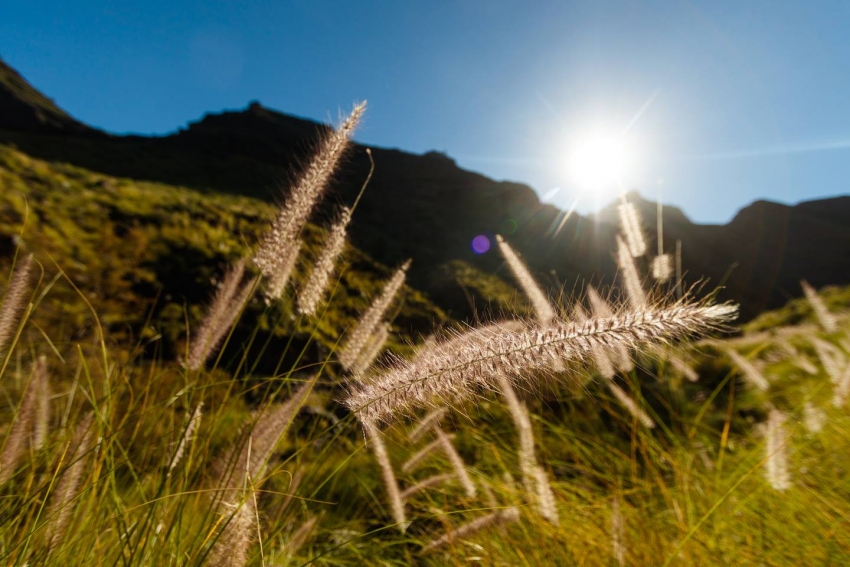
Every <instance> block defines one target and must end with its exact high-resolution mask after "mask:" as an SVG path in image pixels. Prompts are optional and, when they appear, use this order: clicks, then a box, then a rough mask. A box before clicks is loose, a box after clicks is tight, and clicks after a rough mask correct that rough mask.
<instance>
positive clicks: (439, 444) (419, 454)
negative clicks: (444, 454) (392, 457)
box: [401, 433, 455, 473]
mask: <svg viewBox="0 0 850 567" xmlns="http://www.w3.org/2000/svg"><path fill="white" fill-rule="evenodd" d="M445 436H446V437H448V439H449V441H451V440H452V439H454V437H455V436H454V434H453V433H451V434H449V435H445ZM442 448H443V440H442V439H436V440H435V441H431V442H430V443H428V444H427V445H425V446H424V447H422V448H421V449H419V450H418V451H416V452H415V453H414V454H413V455H412V456H411V457H410V458H409V459H407V460H406V461H405V462H404V464H402V465H401V471H402V472H405V473H409V472H411V471H413V470H415V469H416V467H417V466H419V464H420V463H421V462H422V461H424V460H425V459H426V458H427V457H428V456H429V455H430V454H431V453H433V452H434V451H436V450H437V449H442Z"/></svg>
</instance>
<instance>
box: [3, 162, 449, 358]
mask: <svg viewBox="0 0 850 567" xmlns="http://www.w3.org/2000/svg"><path fill="white" fill-rule="evenodd" d="M0 188H2V192H0V263H2V265H3V266H5V267H8V266H9V260H10V258H11V254H12V253H13V250H14V247H13V242H14V241H15V240H16V239H17V237H18V236H20V237H22V240H23V242H24V243H25V245H26V246H27V248H28V249H30V250H32V251H34V252H36V254H37V257H38V259H39V260H40V262H41V263H42V264H43V265H44V269H45V272H46V275H45V279H47V280H52V279H53V278H54V277H56V274H57V273H59V271H60V270H61V271H62V272H63V273H64V274H65V275H66V276H67V280H66V278H64V277H63V278H59V279H58V281H57V283H56V285H55V287H54V289H53V290H52V293H50V294H48V295H47V298H46V304H45V305H44V306H42V307H41V309H39V311H38V312H37V315H38V319H39V320H43V321H44V324H45V325H46V326H48V327H50V328H58V327H61V326H62V325H66V326H68V327H71V328H76V329H79V328H82V327H84V326H85V325H84V320H85V319H86V318H87V317H88V315H89V313H90V310H89V306H87V305H86V302H85V301H83V298H84V297H85V299H86V300H87V301H89V302H90V303H91V305H92V308H93V309H94V311H95V312H97V313H98V315H99V317H100V320H101V322H102V323H103V324H104V325H105V326H106V328H107V331H108V334H109V335H110V336H112V337H116V338H119V339H121V340H124V341H125V342H126V341H128V340H129V341H130V342H132V341H133V340H134V339H139V338H140V337H141V338H150V337H149V335H150V331H149V330H148V329H149V328H150V327H151V326H153V327H154V328H156V329H157V331H158V333H159V334H161V335H162V341H161V346H160V350H161V351H162V352H164V354H165V356H166V357H167V358H173V357H174V356H175V354H176V352H177V351H179V349H180V348H181V344H182V341H183V337H184V335H185V327H186V317H187V316H188V321H189V323H190V325H194V324H195V323H196V322H197V321H198V320H199V319H200V317H201V316H202V314H203V306H204V304H205V302H206V301H207V300H208V298H209V297H210V295H211V293H212V291H213V290H214V281H215V278H219V277H221V274H222V272H223V271H224V269H225V268H226V266H227V264H228V263H229V262H231V261H233V260H235V259H236V258H238V257H240V256H244V255H246V254H249V253H250V250H251V247H252V246H253V243H254V242H255V241H256V239H257V237H258V235H259V234H260V233H261V231H262V230H264V228H265V227H266V226H267V223H268V222H269V221H270V219H271V218H272V216H273V215H274V210H275V209H274V208H273V207H272V206H271V205H269V204H267V203H264V202H261V201H257V200H253V199H249V198H240V197H232V196H227V195H201V194H200V193H197V192H195V191H191V190H188V189H183V188H179V187H173V186H168V185H161V184H156V183H145V182H137V181H132V180H128V179H116V178H111V177H106V176H103V175H98V174H93V173H90V172H88V171H85V170H82V169H79V168H76V167H72V166H66V165H61V164H48V163H46V162H43V161H40V160H35V159H31V158H29V157H27V156H26V155H24V154H22V153H20V152H17V151H15V150H12V149H10V148H8V147H5V146H0ZM355 221H356V215H355ZM323 235H324V232H323V231H322V230H321V229H319V228H317V227H315V226H310V227H309V229H308V231H307V234H306V235H305V240H306V243H305V248H304V254H303V258H304V262H303V263H306V262H307V261H308V260H309V259H311V258H313V257H315V255H317V254H318V252H319V250H320V249H321V242H322V239H323V237H324V236H323ZM346 261H347V266H348V267H347V269H346V270H345V271H344V272H343V273H342V275H341V277H340V281H339V284H340V285H338V286H337V287H336V291H335V296H334V298H333V300H332V301H330V302H329V310H328V313H326V315H325V317H324V318H323V320H322V321H321V322H320V324H319V326H318V328H316V329H314V328H313V323H312V322H307V321H300V320H295V318H294V316H293V312H292V309H291V307H290V306H289V302H288V301H287V302H282V303H281V304H280V305H276V306H273V307H272V308H271V309H265V308H264V306H262V305H260V304H259V303H256V304H255V305H253V306H252V308H251V310H252V315H253V317H252V318H249V319H247V320H246V326H247V329H243V331H244V332H245V333H244V334H247V333H249V332H250V331H251V330H252V329H253V327H254V323H253V321H256V320H257V318H259V319H260V320H261V321H262V324H263V328H264V330H265V331H267V332H268V333H270V334H271V335H273V336H274V337H276V338H277V340H278V341H280V340H284V339H286V338H287V337H289V336H291V335H292V334H293V332H294V333H295V334H296V335H297V336H301V337H302V338H303V337H306V336H309V335H310V334H311V333H312V334H314V335H315V338H316V339H317V342H318V344H320V345H321V346H322V347H324V348H325V349H330V348H332V347H333V344H334V342H335V341H336V338H337V336H336V333H335V332H334V331H333V329H337V328H345V327H347V326H348V325H350V324H351V323H352V322H353V321H354V320H355V319H356V316H357V313H358V312H359V311H361V310H362V309H363V308H365V306H366V305H367V304H368V302H369V301H370V300H371V298H372V297H373V296H374V295H375V294H376V293H377V292H378V290H379V289H380V286H381V285H382V281H383V280H385V279H386V278H387V277H388V275H389V273H390V272H389V270H388V269H387V268H385V267H382V266H379V265H377V264H375V263H374V262H372V261H371V260H370V259H369V258H368V257H366V256H364V255H363V254H362V253H360V252H358V251H357V250H355V249H351V248H349V249H348V251H347V253H346ZM306 268H307V266H305V265H301V266H300V269H299V271H298V273H297V274H296V276H295V280H296V282H299V281H301V280H302V279H303V277H305V270H306ZM68 281H70V282H73V283H74V284H75V285H76V286H78V287H79V289H80V290H82V291H81V293H79V294H78V293H77V292H75V291H74V290H73V289H72V288H71V286H70V284H69V283H68ZM296 285H297V283H296ZM187 309H188V313H186V310H187ZM445 320H446V316H445V315H444V314H443V313H442V312H441V311H440V309H439V308H437V307H435V306H434V305H433V304H432V303H430V302H429V301H428V299H427V298H426V297H424V296H423V295H422V294H421V293H419V292H417V291H416V290H412V289H410V290H408V293H407V294H406V295H405V301H404V303H403V305H402V306H401V307H400V308H399V310H398V313H397V316H396V319H395V325H396V330H397V331H398V333H399V342H398V344H399V345H401V344H402V343H403V342H404V341H411V340H413V339H415V338H417V337H418V334H419V333H422V332H428V331H429V330H430V329H431V328H432V326H433V325H435V324H439V323H441V322H443V321H445Z"/></svg>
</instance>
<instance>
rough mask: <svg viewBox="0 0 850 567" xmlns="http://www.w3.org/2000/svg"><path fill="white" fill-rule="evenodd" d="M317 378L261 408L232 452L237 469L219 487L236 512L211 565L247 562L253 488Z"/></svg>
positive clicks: (252, 526)
mask: <svg viewBox="0 0 850 567" xmlns="http://www.w3.org/2000/svg"><path fill="white" fill-rule="evenodd" d="M317 379H318V374H317V375H315V376H313V377H312V378H311V379H310V380H308V381H307V382H305V383H304V384H302V385H301V386H299V387H298V388H297V389H296V390H295V392H294V393H293V394H292V396H291V397H290V398H289V399H288V400H286V401H285V402H281V403H274V404H270V405H269V406H267V407H266V408H264V409H263V410H261V412H260V416H259V418H258V419H257V420H256V422H255V423H254V427H253V429H252V430H251V432H250V434H249V435H248V436H247V440H246V441H245V442H244V443H243V444H242V446H236V447H234V449H233V450H232V451H231V453H230V456H229V458H228V461H229V462H233V463H234V465H235V467H236V468H235V470H234V471H232V472H231V474H229V475H225V476H224V477H223V478H221V479H220V480H219V488H220V489H222V490H223V491H224V494H225V496H224V499H223V502H222V505H223V506H224V507H225V508H226V509H233V510H235V512H234V513H233V514H232V516H231V518H229V519H228V521H227V524H226V525H225V527H224V529H223V530H222V532H221V534H220V535H219V536H218V539H217V540H216V543H215V545H214V546H213V549H212V551H211V552H210V561H209V563H210V565H215V566H219V565H220V566H222V567H223V566H225V565H228V566H229V565H237V566H242V565H245V564H247V562H248V555H249V548H250V545H251V543H252V542H253V540H254V536H255V532H256V530H257V508H256V502H255V499H254V496H255V493H254V488H255V487H256V486H259V485H260V484H261V483H262V481H263V480H264V479H262V478H261V475H262V473H263V470H264V469H265V467H266V465H267V464H268V462H269V460H270V459H271V457H272V455H273V454H274V450H275V447H276V446H277V443H278V441H279V440H280V438H281V437H283V435H284V434H286V432H287V430H288V429H289V426H290V425H291V424H292V421H293V420H294V419H295V416H296V415H297V414H298V410H300V409H301V406H302V405H303V404H304V401H305V400H306V399H307V396H308V395H309V394H310V392H311V391H312V389H313V386H314V385H315V383H316V380H317ZM225 467H226V464H223V463H219V465H218V466H217V467H214V469H215V468H218V469H219V470H223V469H224V468H225ZM231 489H237V490H236V491H234V490H231ZM246 493H247V497H246V496H245V494H246ZM237 495H239V497H238V498H237V497H236V496H237Z"/></svg>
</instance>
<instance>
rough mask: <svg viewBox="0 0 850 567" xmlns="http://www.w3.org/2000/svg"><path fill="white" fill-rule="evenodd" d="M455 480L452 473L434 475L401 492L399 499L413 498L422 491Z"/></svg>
mask: <svg viewBox="0 0 850 567" xmlns="http://www.w3.org/2000/svg"><path fill="white" fill-rule="evenodd" d="M455 478H457V475H456V474H454V473H443V474H435V475H433V476H429V477H428V478H424V479H422V480H417V481H416V482H415V483H414V484H413V485H412V486H408V487H407V488H405V489H404V490H402V491H401V498H402V500H408V499H409V498H411V497H412V496H415V495H416V494H419V493H420V492H422V491H424V490H428V489H429V488H433V487H435V486H439V485H441V484H444V483H446V482H449V481H450V480H453V479H455Z"/></svg>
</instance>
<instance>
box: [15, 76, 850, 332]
mask: <svg viewBox="0 0 850 567" xmlns="http://www.w3.org/2000/svg"><path fill="white" fill-rule="evenodd" d="M0 65H2V62H0ZM5 67H6V68H8V69H11V68H10V67H8V66H7V65H6V66H5ZM12 72H14V70H12ZM15 74H16V76H17V77H19V78H20V81H23V83H24V85H22V84H21V83H20V81H18V82H17V83H14V82H12V83H10V82H9V81H0V143H6V144H14V145H15V146H17V147H18V148H20V149H21V150H22V151H24V152H26V153H28V154H30V155H33V156H34V157H38V158H41V159H46V160H48V161H62V162H68V163H71V164H74V165H77V166H80V167H84V168H86V169H90V170H92V171H98V172H102V173H105V174H108V175H113V176H118V177H129V178H133V179H140V180H146V181H155V182H163V183H169V184H173V185H183V186H187V187H192V188H196V189H201V190H204V191H221V192H226V193H232V194H238V195H247V196H253V197H259V198H261V199H264V200H267V201H274V200H280V199H281V198H282V197H283V193H282V192H281V191H280V189H279V188H280V187H281V186H283V187H285V186H286V185H287V181H288V180H291V179H292V178H293V173H292V172H293V171H297V170H298V169H299V165H300V164H303V163H304V161H305V158H306V156H307V155H309V152H310V148H311V147H313V146H314V145H315V143H316V140H317V139H318V137H319V136H320V135H321V133H322V132H323V131H324V129H326V128H327V126H325V125H322V124H320V123H318V122H314V121H312V120H308V119H302V118H298V117H294V116H290V115H287V114H284V113H280V112H277V111H274V110H272V109H268V108H266V107H264V106H262V105H261V104H260V103H258V102H252V103H251V104H249V105H248V107H247V108H245V109H243V110H225V111H221V112H217V113H207V114H205V115H204V116H202V117H201V118H200V119H198V120H196V121H192V122H189V123H188V124H187V126H186V127H183V128H179V129H178V130H177V131H175V132H174V133H171V134H167V135H163V136H140V135H126V136H121V135H113V134H108V133H104V132H102V131H100V130H97V129H93V128H90V127H88V126H86V125H84V124H82V123H79V122H77V121H76V120H74V119H73V118H71V117H70V116H69V115H68V114H67V113H64V111H61V109H58V107H56V106H55V105H54V104H53V103H52V102H51V101H50V99H48V98H47V97H46V96H44V95H41V93H38V91H37V90H36V89H35V88H34V87H32V86H30V85H29V84H28V83H26V82H25V81H24V80H23V78H22V77H21V76H20V75H19V74H17V73H15ZM6 75H9V72H8V71H6V72H4V73H0V76H6ZM10 85H11V86H10ZM16 89H17V90H16ZM33 92H35V93H38V96H35V95H33V94H32V93H33ZM22 93H23V94H22ZM22 99H26V100H24V101H23V102H21V100H22ZM9 101H13V102H11V103H10V102H9ZM14 101H18V102H14ZM44 101H47V102H44ZM48 103H49V104H48ZM21 104H24V105H25V106H26V108H29V109H30V110H29V111H28V112H29V114H27V116H28V117H29V118H28V119H27V120H24V121H21V120H17V121H16V120H15V119H14V118H12V119H10V118H9V117H10V116H12V115H13V114H14V109H15V108H24V106H21ZM16 105H17V106H16ZM27 105H28V106H27ZM39 105H47V106H44V107H43V108H42V107H41V106H39ZM50 105H52V106H50ZM9 109H12V110H9ZM57 110H58V112H59V113H60V114H57V113H56V112H57ZM44 116H47V117H49V118H50V119H47V120H40V119H39V117H44ZM69 120H70V121H71V122H69ZM75 124H76V125H75ZM367 148H369V149H370V151H371V155H372V158H373V159H374V163H375V172H374V175H373V177H372V180H371V182H370V185H369V188H368V189H367V191H366V193H365V194H364V196H363V199H362V200H361V202H360V204H359V205H358V209H357V211H356V214H355V222H354V223H353V225H352V227H351V240H352V243H353V244H354V245H355V246H356V247H358V248H360V249H362V250H363V251H365V252H366V253H367V254H369V255H370V256H371V257H373V258H375V259H376V260H378V261H379V262H382V263H384V264H388V265H393V264H398V263H400V262H401V261H403V260H404V259H405V258H407V257H413V258H414V265H413V268H412V269H411V272H410V281H411V284H412V285H414V286H415V287H417V288H419V289H422V290H423V291H425V292H427V293H428V294H429V295H431V296H432V297H433V298H434V300H435V302H436V303H437V304H438V305H440V306H441V307H443V308H445V309H448V310H449V311H451V312H454V313H455V315H457V316H459V318H469V317H472V316H475V315H476V314H478V313H480V312H482V311H486V310H487V309H488V308H489V306H488V305H486V304H481V303H478V302H476V299H475V298H473V299H472V300H470V298H469V297H468V294H467V293H466V292H465V291H464V290H463V289H460V288H459V286H458V281H459V276H458V273H457V270H458V268H457V264H455V263H454V262H455V261H461V262H463V263H466V264H468V265H470V266H473V267H475V268H476V269H478V270H481V271H482V272H485V273H495V274H497V275H500V276H502V277H503V279H506V280H508V281H510V276H508V275H506V274H505V273H504V269H503V267H502V262H501V259H500V258H499V257H498V255H497V254H496V253H495V252H494V251H493V250H492V249H491V250H490V251H489V252H487V253H485V254H480V255H479V254H476V253H474V252H473V251H472V250H471V248H470V243H471V240H472V239H473V238H474V237H475V236H478V235H484V236H487V237H488V238H489V239H490V241H491V242H493V241H494V238H493V237H494V236H495V235H496V234H502V235H503V236H505V237H506V238H508V240H509V241H510V242H511V244H512V245H513V246H514V247H515V248H517V249H518V250H519V252H520V253H521V254H522V255H523V256H524V257H525V259H526V261H527V263H528V264H529V267H530V268H531V270H532V271H533V272H534V273H535V275H536V276H537V278H538V280H540V282H541V283H542V284H543V285H545V286H547V287H549V288H550V290H551V292H552V294H553V295H554V294H555V293H557V292H559V291H560V290H561V289H566V290H567V291H570V290H571V289H574V288H581V287H582V286H583V285H584V283H585V282H587V281H591V278H592V281H593V283H595V284H600V283H601V284H602V285H610V284H611V283H613V282H614V278H615V275H616V266H615V264H614V262H613V260H612V254H611V251H612V249H613V245H614V240H615V238H614V236H615V234H616V232H617V230H618V229H617V227H616V208H615V207H613V205H612V206H611V207H607V208H606V209H603V210H602V211H600V212H599V213H598V214H596V215H590V216H587V217H585V216H582V215H579V214H573V215H570V216H569V218H566V219H565V218H564V212H563V211H560V210H558V209H557V208H555V207H553V206H552V205H549V204H545V203H541V202H540V199H539V198H538V196H537V194H536V193H535V192H534V190H533V189H532V188H531V187H529V186H528V185H524V184H522V183H516V182H510V181H495V180H492V179H489V178H487V177H486V176H484V175H482V174H480V173H476V172H473V171H468V170H465V169H462V168H460V167H458V166H457V164H456V162H455V161H454V160H452V159H451V158H450V157H448V156H446V155H444V154H441V153H439V152H427V153H425V154H421V155H420V154H412V153H409V152H404V151H402V150H399V149H392V148H379V147H373V146H367V145H362V144H354V145H353V148H352V151H351V152H350V154H349V157H348V159H347V161H346V163H345V164H344V165H343V167H342V168H341V170H340V172H339V173H338V175H337V176H336V179H335V182H334V184H333V187H332V190H331V196H330V198H329V199H327V203H326V204H325V205H324V206H323V209H322V210H321V211H319V213H318V215H319V216H320V217H324V218H329V217H330V215H331V214H332V209H333V207H334V206H335V205H337V204H338V203H342V202H344V203H351V202H353V200H354V198H355V196H356V194H357V193H358V192H359V190H360V187H361V185H362V183H363V180H365V179H366V177H367V175H368V172H369V169H370V166H371V163H370V159H369V156H368V155H367V152H366V149H367ZM629 198H630V200H632V201H633V202H635V204H636V206H637V207H638V209H639V210H640V211H641V213H642V214H643V220H644V228H645V229H646V232H647V235H652V236H654V234H655V223H656V218H655V217H656V211H657V205H656V204H655V203H652V202H650V201H647V200H645V199H642V198H639V196H637V195H635V194H631V195H630V197H629ZM662 214H663V220H664V242H663V246H664V250H665V251H668V252H672V251H674V250H675V249H676V242H677V241H681V243H682V260H683V266H684V267H685V269H686V273H687V274H688V278H687V279H688V280H689V281H691V282H693V281H695V280H696V279H698V278H703V279H704V280H707V282H708V285H706V286H705V288H712V287H713V286H715V285H723V289H722V290H721V292H720V298H721V299H731V300H734V301H737V302H740V303H741V304H742V313H743V316H744V318H745V319H748V318H751V317H753V316H755V315H756V314H758V313H759V312H760V311H762V310H763V309H767V308H772V307H777V306H779V305H782V304H783V303H784V302H785V301H786V300H787V299H789V298H791V297H797V296H799V295H800V293H801V291H800V289H799V284H798V281H799V280H800V279H802V278H806V279H808V280H809V281H810V282H811V283H812V284H813V285H816V286H822V285H827V284H845V283H850V198H847V197H837V198H831V199H821V200H814V201H806V202H803V203H800V204H797V205H792V206H789V205H784V204H780V203H774V202H771V201H768V200H759V201H755V202H753V203H751V204H750V205H748V206H746V207H744V208H742V209H741V210H740V211H738V213H737V214H736V215H735V217H733V219H732V220H731V221H730V222H729V223H727V224H724V225H703V224H697V223H693V222H692V221H690V219H689V218H688V217H687V215H686V214H685V213H684V212H683V211H681V210H680V209H678V208H677V207H671V206H668V205H665V206H664V207H663V208H662ZM653 240H654V239H653ZM845 243H847V244H845ZM653 246H654V244H653Z"/></svg>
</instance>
